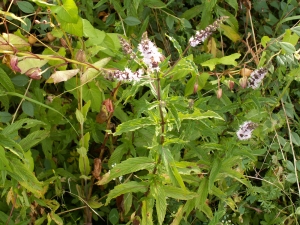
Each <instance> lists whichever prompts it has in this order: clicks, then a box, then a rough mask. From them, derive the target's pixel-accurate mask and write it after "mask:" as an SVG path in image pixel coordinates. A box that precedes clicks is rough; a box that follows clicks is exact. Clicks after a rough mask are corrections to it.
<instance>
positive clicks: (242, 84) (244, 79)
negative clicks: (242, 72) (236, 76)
mask: <svg viewBox="0 0 300 225" xmlns="http://www.w3.org/2000/svg"><path fill="white" fill-rule="evenodd" d="M247 80H248V79H247V77H246V76H243V77H242V78H241V79H240V81H239V83H240V85H241V87H242V88H243V89H244V88H246V87H247Z"/></svg>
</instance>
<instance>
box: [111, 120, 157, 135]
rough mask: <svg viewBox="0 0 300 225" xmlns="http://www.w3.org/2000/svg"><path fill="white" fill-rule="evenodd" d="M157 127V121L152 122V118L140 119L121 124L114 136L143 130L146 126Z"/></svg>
mask: <svg viewBox="0 0 300 225" xmlns="http://www.w3.org/2000/svg"><path fill="white" fill-rule="evenodd" d="M151 125H155V121H153V120H151V119H150V118H146V117H144V118H138V119H132V120H129V121H126V122H124V123H121V124H120V125H119V126H118V127H117V129H116V132H115V133H114V136H117V135H121V134H123V133H126V132H131V131H135V130H138V129H141V128H143V127H146V126H151Z"/></svg>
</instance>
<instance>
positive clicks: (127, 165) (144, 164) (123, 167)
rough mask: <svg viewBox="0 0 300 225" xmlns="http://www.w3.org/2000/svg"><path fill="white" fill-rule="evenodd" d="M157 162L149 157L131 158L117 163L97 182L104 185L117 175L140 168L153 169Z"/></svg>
mask: <svg viewBox="0 0 300 225" xmlns="http://www.w3.org/2000/svg"><path fill="white" fill-rule="evenodd" d="M154 165H155V162H154V161H153V160H152V159H149V158H147V157H137V158H129V159H127V160H125V161H123V162H121V163H120V164H117V165H116V166H115V167H113V168H112V170H111V171H110V172H108V173H106V174H105V175H104V177H103V178H102V179H101V180H100V181H98V182H97V184H98V185H103V184H106V183H108V182H109V181H111V180H112V179H115V178H117V177H120V176H123V175H126V174H129V173H134V172H136V171H139V170H150V171H151V170H152V169H153V168H154Z"/></svg>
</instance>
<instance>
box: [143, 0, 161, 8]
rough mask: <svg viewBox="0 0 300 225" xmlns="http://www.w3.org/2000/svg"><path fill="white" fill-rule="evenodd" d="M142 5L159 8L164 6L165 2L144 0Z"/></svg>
mask: <svg viewBox="0 0 300 225" xmlns="http://www.w3.org/2000/svg"><path fill="white" fill-rule="evenodd" d="M144 5H145V6H148V7H150V8H154V9H160V8H165V7H166V4H165V3H163V2H162V1H160V0H145V1H144Z"/></svg>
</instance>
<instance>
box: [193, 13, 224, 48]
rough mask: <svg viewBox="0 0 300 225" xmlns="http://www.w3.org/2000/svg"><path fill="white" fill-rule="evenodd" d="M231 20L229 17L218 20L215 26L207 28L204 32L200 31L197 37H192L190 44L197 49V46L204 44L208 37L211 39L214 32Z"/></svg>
mask: <svg viewBox="0 0 300 225" xmlns="http://www.w3.org/2000/svg"><path fill="white" fill-rule="evenodd" d="M227 18H229V17H228V16H222V17H220V18H219V19H217V20H216V21H215V22H214V23H213V24H211V25H209V26H208V27H206V28H205V29H204V30H200V31H197V32H196V35H195V36H193V37H191V38H190V40H189V42H190V45H191V46H192V47H196V46H197V45H199V44H201V43H203V42H204V41H205V40H206V39H207V38H208V37H210V36H211V35H212V34H213V32H215V31H216V30H217V29H218V28H219V26H220V24H221V23H222V22H223V21H224V20H226V19H227Z"/></svg>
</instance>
